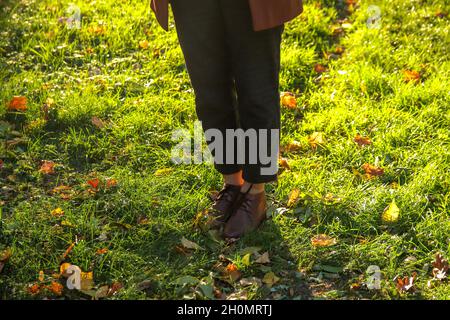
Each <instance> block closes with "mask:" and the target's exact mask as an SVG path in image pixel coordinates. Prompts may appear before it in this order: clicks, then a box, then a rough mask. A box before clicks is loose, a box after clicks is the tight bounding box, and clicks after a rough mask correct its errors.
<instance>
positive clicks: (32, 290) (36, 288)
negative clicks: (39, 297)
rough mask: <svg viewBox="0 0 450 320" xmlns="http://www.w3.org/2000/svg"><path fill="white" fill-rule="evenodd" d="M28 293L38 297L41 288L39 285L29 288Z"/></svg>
mask: <svg viewBox="0 0 450 320" xmlns="http://www.w3.org/2000/svg"><path fill="white" fill-rule="evenodd" d="M27 291H28V293H30V294H32V295H36V294H38V293H39V292H40V291H41V286H40V285H39V284H37V283H35V284H33V285H31V286H28V288H27Z"/></svg>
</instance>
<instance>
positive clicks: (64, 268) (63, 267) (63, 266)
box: [59, 262, 71, 278]
mask: <svg viewBox="0 0 450 320" xmlns="http://www.w3.org/2000/svg"><path fill="white" fill-rule="evenodd" d="M70 266H71V264H70V263H67V262H65V263H62V264H61V265H60V266H59V273H60V274H61V275H62V276H63V277H66V278H67V277H68V276H69V275H70V274H68V273H67V272H66V271H67V269H69V268H70Z"/></svg>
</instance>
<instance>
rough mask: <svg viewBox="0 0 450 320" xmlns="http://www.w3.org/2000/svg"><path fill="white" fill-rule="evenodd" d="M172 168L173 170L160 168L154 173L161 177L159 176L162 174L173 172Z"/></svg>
mask: <svg viewBox="0 0 450 320" xmlns="http://www.w3.org/2000/svg"><path fill="white" fill-rule="evenodd" d="M172 170H173V169H172V168H164V169H158V170H156V171H155V173H154V175H155V176H157V177H159V176H162V175H165V174H168V173H170V172H172Z"/></svg>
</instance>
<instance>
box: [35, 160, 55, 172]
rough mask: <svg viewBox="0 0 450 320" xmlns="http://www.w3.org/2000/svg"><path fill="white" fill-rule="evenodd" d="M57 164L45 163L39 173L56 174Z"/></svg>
mask: <svg viewBox="0 0 450 320" xmlns="http://www.w3.org/2000/svg"><path fill="white" fill-rule="evenodd" d="M54 167H55V163H54V162H53V161H43V162H42V165H41V168H40V169H39V172H42V173H43V174H53V173H55V169H54Z"/></svg>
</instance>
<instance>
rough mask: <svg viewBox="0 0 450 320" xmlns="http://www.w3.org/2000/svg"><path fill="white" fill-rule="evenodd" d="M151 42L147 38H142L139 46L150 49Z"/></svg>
mask: <svg viewBox="0 0 450 320" xmlns="http://www.w3.org/2000/svg"><path fill="white" fill-rule="evenodd" d="M149 45H150V43H149V42H148V41H147V40H141V41H139V47H140V48H141V49H148V47H149Z"/></svg>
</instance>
